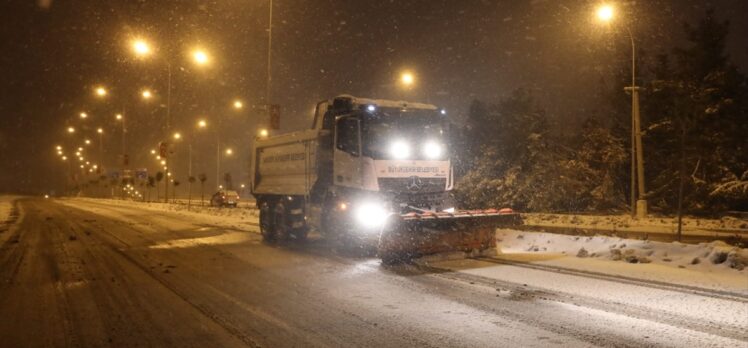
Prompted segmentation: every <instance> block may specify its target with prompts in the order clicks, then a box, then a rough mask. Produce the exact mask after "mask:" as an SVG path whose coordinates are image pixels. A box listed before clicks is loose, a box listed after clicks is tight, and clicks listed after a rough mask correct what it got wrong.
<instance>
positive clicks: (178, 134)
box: [174, 132, 182, 140]
mask: <svg viewBox="0 0 748 348" xmlns="http://www.w3.org/2000/svg"><path fill="white" fill-rule="evenodd" d="M181 138H182V134H181V133H179V132H176V133H174V140H179V139H181Z"/></svg>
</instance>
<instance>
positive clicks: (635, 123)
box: [624, 27, 647, 218]
mask: <svg viewBox="0 0 748 348" xmlns="http://www.w3.org/2000/svg"><path fill="white" fill-rule="evenodd" d="M626 29H627V31H628V34H629V39H630V40H631V87H625V88H624V90H625V91H627V92H631V215H632V216H636V217H638V218H644V217H646V216H647V200H646V189H645V187H644V149H643V146H642V131H641V114H640V113H639V87H638V86H636V43H635V42H634V35H633V33H632V32H631V28H629V27H626ZM634 178H636V185H634V184H635V183H634ZM634 190H637V191H638V199H636V197H635V196H636V195H635V193H634Z"/></svg>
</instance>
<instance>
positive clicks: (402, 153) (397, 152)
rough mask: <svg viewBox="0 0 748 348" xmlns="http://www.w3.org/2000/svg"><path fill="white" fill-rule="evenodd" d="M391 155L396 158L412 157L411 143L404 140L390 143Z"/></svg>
mask: <svg viewBox="0 0 748 348" xmlns="http://www.w3.org/2000/svg"><path fill="white" fill-rule="evenodd" d="M390 155H392V157H394V158H395V159H406V158H408V157H410V145H408V143H406V142H405V141H404V140H396V141H394V142H393V143H392V145H390Z"/></svg>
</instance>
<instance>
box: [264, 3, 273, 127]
mask: <svg viewBox="0 0 748 348" xmlns="http://www.w3.org/2000/svg"><path fill="white" fill-rule="evenodd" d="M268 7H269V8H268V62H267V68H268V72H267V78H268V79H267V83H266V86H265V87H266V88H267V90H266V91H265V101H266V104H267V107H268V109H267V111H268V115H269V113H270V84H271V82H272V80H273V78H272V76H273V75H272V69H271V68H272V64H271V63H270V62H271V60H272V54H273V0H270V1H269V4H268Z"/></svg>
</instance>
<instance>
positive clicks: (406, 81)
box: [400, 71, 416, 87]
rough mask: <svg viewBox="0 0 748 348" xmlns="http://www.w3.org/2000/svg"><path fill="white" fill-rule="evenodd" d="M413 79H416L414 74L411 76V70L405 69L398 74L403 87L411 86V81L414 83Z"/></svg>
mask: <svg viewBox="0 0 748 348" xmlns="http://www.w3.org/2000/svg"><path fill="white" fill-rule="evenodd" d="M415 81H416V78H415V76H413V73H411V72H408V71H406V72H403V73H402V74H400V82H401V83H402V84H403V86H405V87H410V86H412V85H413V83H415Z"/></svg>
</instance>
